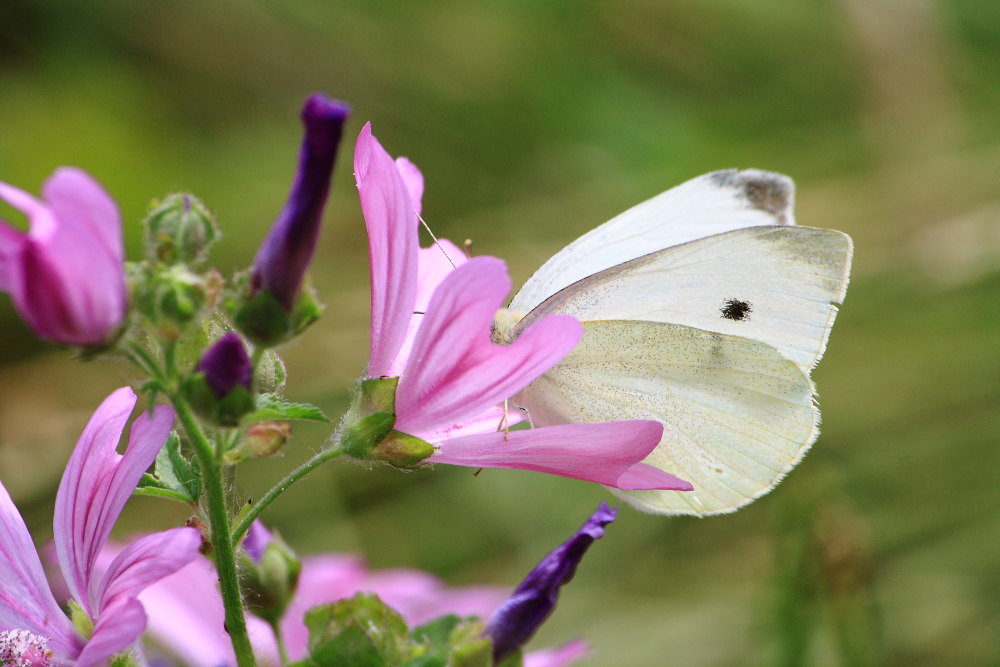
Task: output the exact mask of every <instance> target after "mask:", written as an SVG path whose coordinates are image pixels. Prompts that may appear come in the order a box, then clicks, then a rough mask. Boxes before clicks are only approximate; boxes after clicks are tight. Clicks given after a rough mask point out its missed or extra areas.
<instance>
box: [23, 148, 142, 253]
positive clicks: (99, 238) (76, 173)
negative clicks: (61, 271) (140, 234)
mask: <svg viewBox="0 0 1000 667" xmlns="http://www.w3.org/2000/svg"><path fill="white" fill-rule="evenodd" d="M42 195H43V196H44V198H45V201H47V202H48V204H49V206H51V207H52V212H53V214H54V215H55V218H56V220H58V221H59V225H60V226H63V225H65V226H67V227H72V228H76V229H80V230H83V232H84V233H83V234H82V236H85V237H87V238H90V239H94V240H95V241H96V243H95V244H94V245H95V247H96V248H100V249H102V250H103V251H104V253H106V254H107V256H108V257H110V258H113V259H114V260H115V261H116V262H117V263H118V264H121V263H122V262H123V261H124V260H125V249H124V247H123V245H122V222H121V215H120V214H119V213H118V206H117V205H116V204H115V202H114V200H113V199H112V198H111V196H110V195H109V194H108V193H107V191H105V189H104V188H103V187H101V184H100V183H98V182H97V181H96V180H94V178H93V177H91V176H90V174H88V173H87V172H85V171H83V170H82V169H77V168H76V167H60V168H59V169H56V170H55V172H54V173H53V174H52V176H50V177H49V179H48V180H47V181H46V182H45V185H44V187H43V188H42ZM91 259H93V258H91Z"/></svg>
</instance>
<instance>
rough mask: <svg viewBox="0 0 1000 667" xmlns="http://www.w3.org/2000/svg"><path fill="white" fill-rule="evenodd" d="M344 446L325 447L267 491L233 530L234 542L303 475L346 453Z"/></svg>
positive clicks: (241, 537)
mask: <svg viewBox="0 0 1000 667" xmlns="http://www.w3.org/2000/svg"><path fill="white" fill-rule="evenodd" d="M344 449H345V448H344V446H343V445H340V444H337V445H334V446H333V447H331V448H330V449H325V450H323V451H322V452H320V453H319V454H316V455H315V456H313V457H312V458H311V459H309V460H308V461H306V462H305V463H303V464H302V465H300V466H299V467H298V468H296V469H295V470H293V471H292V472H290V473H288V474H287V475H286V476H285V477H284V479H282V480H281V481H280V482H278V483H277V484H276V485H274V486H273V487H272V488H271V490H270V491H268V492H267V493H265V494H264V495H263V496H262V497H261V499H260V500H258V501H257V502H256V503H255V504H254V506H253V507H251V508H250V509H249V510H247V512H246V514H245V515H244V516H243V519H242V520H241V521H240V523H239V525H238V526H236V529H235V530H234V531H233V538H232V543H233V544H239V541H240V540H241V539H243V535H245V534H246V532H247V531H248V530H250V524H252V523H253V521H254V519H256V518H257V517H258V516H260V514H261V512H263V511H264V510H265V509H266V508H267V506H268V505H270V504H271V503H272V502H274V499H275V498H277V497H278V496H280V495H281V494H282V493H284V492H285V491H286V490H287V489H288V487H290V486H291V485H292V484H294V483H295V482H297V481H298V480H299V479H301V478H302V477H305V476H306V474H307V473H309V472H310V471H311V470H312V469H313V468H316V467H317V466H319V465H321V464H323V463H326V462H327V461H329V460H330V459H335V458H337V457H338V456H341V455H342V454H343V453H344Z"/></svg>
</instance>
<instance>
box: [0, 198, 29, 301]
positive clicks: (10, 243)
mask: <svg viewBox="0 0 1000 667" xmlns="http://www.w3.org/2000/svg"><path fill="white" fill-rule="evenodd" d="M0 186H4V184H3V183H0ZM7 187H9V186H7ZM0 192H2V190H0ZM26 240H27V237H26V235H25V234H24V233H23V232H21V231H20V230H18V229H15V228H14V227H11V226H10V225H8V224H7V223H6V222H4V221H3V220H0V292H10V291H11V285H12V284H13V282H14V281H15V280H16V279H17V276H16V271H17V268H18V265H19V263H20V255H21V250H22V249H23V248H24V244H25V242H26Z"/></svg>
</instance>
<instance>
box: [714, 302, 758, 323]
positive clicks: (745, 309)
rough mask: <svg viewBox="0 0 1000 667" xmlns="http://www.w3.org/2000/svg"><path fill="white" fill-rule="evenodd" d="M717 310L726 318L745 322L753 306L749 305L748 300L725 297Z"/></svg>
mask: <svg viewBox="0 0 1000 667" xmlns="http://www.w3.org/2000/svg"><path fill="white" fill-rule="evenodd" d="M719 312H720V313H722V316H723V317H724V318H725V319H727V320H735V321H737V322H745V321H746V320H748V319H750V313H751V312H753V306H751V305H750V302H749V301H740V300H739V299H726V303H725V304H723V306H722V308H719Z"/></svg>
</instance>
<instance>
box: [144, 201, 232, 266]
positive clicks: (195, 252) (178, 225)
mask: <svg viewBox="0 0 1000 667" xmlns="http://www.w3.org/2000/svg"><path fill="white" fill-rule="evenodd" d="M144 225H145V228H146V256H147V257H148V258H149V259H150V260H153V261H159V262H163V263H164V264H192V265H196V264H198V263H200V262H202V261H203V260H204V259H205V255H206V254H207V252H208V249H209V247H210V246H211V245H212V244H213V243H214V242H215V240H216V239H217V238H218V236H219V231H218V228H217V227H216V225H215V219H214V218H213V216H212V214H211V213H210V212H209V210H208V209H207V208H205V205H204V204H202V203H201V201H200V200H199V199H198V198H197V197H195V196H194V195H189V194H180V193H177V194H171V195H167V196H166V197H164V198H163V199H162V200H160V201H158V202H154V203H153V205H152V206H151V208H150V211H149V215H147V216H146V220H145V221H144Z"/></svg>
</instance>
